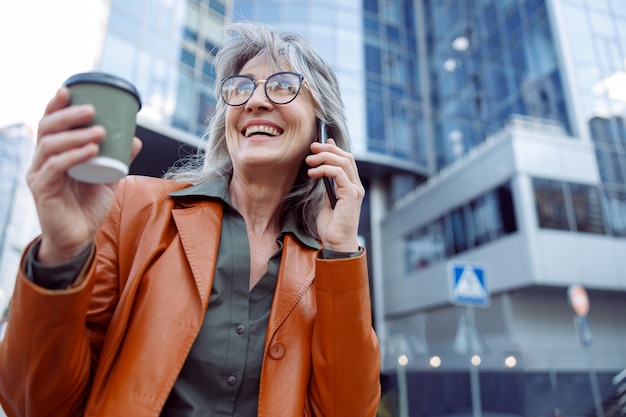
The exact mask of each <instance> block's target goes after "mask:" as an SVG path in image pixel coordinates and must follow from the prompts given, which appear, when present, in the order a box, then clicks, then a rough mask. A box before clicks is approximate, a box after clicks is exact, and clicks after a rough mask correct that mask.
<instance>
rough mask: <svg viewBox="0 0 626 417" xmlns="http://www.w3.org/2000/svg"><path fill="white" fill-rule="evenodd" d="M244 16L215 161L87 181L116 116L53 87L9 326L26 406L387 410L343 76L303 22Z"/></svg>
mask: <svg viewBox="0 0 626 417" xmlns="http://www.w3.org/2000/svg"><path fill="white" fill-rule="evenodd" d="M229 34H230V36H229V37H228V40H227V42H226V43H225V44H224V45H223V47H222V48H221V50H220V52H219V53H218V55H217V57H216V71H217V74H218V77H219V79H220V80H222V81H220V82H219V83H218V86H217V87H218V88H217V94H218V96H219V97H221V101H220V102H219V103H218V105H217V108H216V114H215V116H214V117H213V119H212V121H211V123H210V126H209V130H208V135H209V142H208V148H207V151H206V153H205V157H204V163H201V164H193V163H192V164H191V165H187V166H185V167H183V168H180V169H177V170H176V171H173V172H171V173H169V174H168V175H167V179H151V178H143V177H132V176H131V177H128V178H126V179H124V180H122V181H121V182H120V183H119V184H110V185H92V184H83V183H78V182H75V181H74V180H72V179H71V178H69V177H68V176H67V175H66V173H67V171H68V169H69V168H70V167H72V166H73V165H75V164H78V163H81V162H84V161H86V160H87V159H89V158H91V157H93V156H94V155H95V154H96V153H97V142H98V141H99V140H101V139H102V138H103V135H104V130H103V129H102V128H101V127H99V126H94V127H89V128H80V129H77V128H76V127H77V126H81V125H84V124H85V123H87V122H88V121H90V120H91V119H92V118H93V108H91V107H90V106H68V104H69V91H68V90H67V89H65V88H62V89H60V90H59V92H58V93H57V94H56V96H55V97H54V98H53V99H52V100H51V101H50V103H49V105H48V106H47V108H46V112H45V115H44V117H43V118H42V120H41V122H40V124H39V130H38V147H37V152H36V155H35V158H34V160H33V164H32V167H31V168H30V171H29V173H28V183H29V185H30V187H31V190H32V192H33V195H34V197H35V201H36V204H37V208H38V213H39V219H40V223H41V229H42V234H41V236H40V237H39V238H38V239H36V240H35V241H34V242H33V243H32V244H31V245H30V246H29V247H28V248H27V249H26V251H25V253H24V260H23V263H22V268H21V269H20V273H19V275H18V278H17V283H16V288H15V292H14V295H13V301H12V306H11V313H10V317H11V321H10V324H9V326H8V328H7V331H6V336H5V339H4V341H3V342H2V344H0V398H1V400H2V404H3V406H4V407H5V409H6V410H7V412H8V415H9V416H10V417H13V416H48V415H50V416H80V415H86V416H121V415H129V416H257V415H258V416H266V417H275V416H341V417H345V416H374V415H375V414H376V409H377V405H378V400H379V395H380V385H379V380H378V377H379V347H378V342H377V339H376V336H375V334H374V332H373V330H372V326H371V319H370V303H369V289H368V279H367V269H366V261H365V253H364V249H362V248H360V247H359V245H358V240H357V228H358V218H359V212H360V207H361V203H362V199H363V196H364V190H363V186H362V185H361V183H360V180H359V176H358V172H357V168H356V164H355V161H354V158H353V157H352V156H351V154H350V153H349V152H348V132H347V129H346V125H345V121H344V116H343V112H342V111H343V110H342V101H341V97H340V94H339V89H338V85H337V82H336V79H335V77H334V75H333V73H332V71H331V70H330V69H329V68H328V66H327V65H326V64H325V63H324V62H323V61H322V60H321V59H320V57H319V56H318V55H317V54H316V53H315V52H314V51H313V49H312V48H311V47H310V45H309V44H308V43H307V42H306V41H305V40H303V39H302V38H301V37H299V36H297V35H294V34H282V35H281V34H276V33H274V32H271V31H269V30H268V29H266V28H264V27H262V26H260V25H256V24H252V23H240V24H235V25H233V26H232V27H231V28H230V31H229ZM320 120H322V121H324V122H325V123H327V124H328V125H329V126H331V127H332V128H331V133H332V134H333V135H332V136H333V137H334V139H330V140H329V141H328V143H326V144H322V143H318V142H317V137H318V129H317V127H318V125H319V121H320ZM140 147H141V144H140V142H139V140H138V139H136V138H135V144H134V154H135V155H136V153H137V152H139V149H140ZM322 177H329V178H332V179H333V180H334V181H335V183H336V195H337V202H336V206H335V207H334V208H333V207H331V204H330V201H329V200H328V198H327V197H325V194H324V188H323V185H322V181H321V180H320V179H321V178H322Z"/></svg>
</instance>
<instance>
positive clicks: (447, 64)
mask: <svg viewBox="0 0 626 417" xmlns="http://www.w3.org/2000/svg"><path fill="white" fill-rule="evenodd" d="M457 66H458V63H457V62H456V59H453V58H448V59H446V60H445V61H444V63H443V69H445V70H446V71H448V72H452V71H454V70H455V69H456V68H457Z"/></svg>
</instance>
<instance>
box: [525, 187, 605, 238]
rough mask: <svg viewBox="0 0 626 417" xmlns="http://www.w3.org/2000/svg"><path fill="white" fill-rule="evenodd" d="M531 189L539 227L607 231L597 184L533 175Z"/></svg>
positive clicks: (593, 231) (579, 230) (591, 231)
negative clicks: (577, 182) (534, 176)
mask: <svg viewBox="0 0 626 417" xmlns="http://www.w3.org/2000/svg"><path fill="white" fill-rule="evenodd" d="M533 189H534V194H535V206H536V208H537V217H538V219H539V227H541V228H544V229H557V230H572V231H578V232H585V233H600V234H604V233H606V231H605V227H604V211H603V207H602V200H601V198H600V190H599V189H598V187H596V186H593V185H586V184H575V183H567V182H561V181H555V180H548V179H544V178H533ZM568 213H569V214H568Z"/></svg>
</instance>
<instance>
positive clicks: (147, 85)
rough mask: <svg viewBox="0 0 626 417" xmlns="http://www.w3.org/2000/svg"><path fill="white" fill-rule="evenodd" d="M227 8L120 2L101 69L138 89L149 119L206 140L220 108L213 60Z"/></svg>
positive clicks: (212, 2) (168, 1) (195, 1)
mask: <svg viewBox="0 0 626 417" xmlns="http://www.w3.org/2000/svg"><path fill="white" fill-rule="evenodd" d="M144 3H145V4H144ZM227 6H228V3H227V1H226V0H187V1H184V2H178V1H173V0H159V1H156V2H148V1H147V0H144V2H142V0H132V1H126V0H114V1H112V2H111V6H110V10H109V20H108V28H107V34H106V38H105V41H104V46H103V50H102V55H101V60H100V69H101V70H102V71H105V72H106V71H110V72H114V73H115V74H117V75H120V76H122V77H125V78H127V79H128V80H130V81H132V82H133V83H134V84H135V85H136V87H137V89H138V90H139V92H140V94H141V98H142V101H143V107H142V110H141V112H142V114H143V115H146V116H147V117H149V118H151V119H153V120H155V121H157V122H159V123H162V124H165V125H169V126H173V127H175V128H178V129H180V130H183V131H185V132H188V133H191V134H193V135H200V134H201V133H202V132H203V131H204V128H205V126H206V121H207V118H208V117H209V116H210V115H211V114H212V113H213V111H214V109H215V103H216V99H215V96H214V94H213V85H214V82H215V75H214V70H213V66H212V57H213V56H214V54H215V47H216V45H217V44H219V41H220V37H221V28H222V27H223V26H224V23H225V21H226V19H227Z"/></svg>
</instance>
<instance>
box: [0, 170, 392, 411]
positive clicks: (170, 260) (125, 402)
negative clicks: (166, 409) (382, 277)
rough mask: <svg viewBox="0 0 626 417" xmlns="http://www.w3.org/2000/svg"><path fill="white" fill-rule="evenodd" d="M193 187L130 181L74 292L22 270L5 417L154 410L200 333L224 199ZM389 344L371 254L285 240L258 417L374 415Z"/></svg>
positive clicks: (2, 394) (7, 358) (5, 383)
mask: <svg viewBox="0 0 626 417" xmlns="http://www.w3.org/2000/svg"><path fill="white" fill-rule="evenodd" d="M185 186H186V185H185V184H181V183H177V182H173V181H164V180H158V179H151V178H141V177H128V178H127V180H125V181H123V182H122V183H121V184H120V187H119V189H118V193H117V199H116V202H115V204H114V206H113V209H112V210H111V214H110V217H109V219H108V221H107V222H105V224H104V225H103V227H102V229H101V231H100V232H99V234H98V236H97V239H96V245H95V248H96V249H95V256H94V258H93V261H91V262H89V263H88V264H87V265H86V266H85V270H84V271H83V275H84V279H83V280H82V282H81V283H80V284H79V285H77V286H75V287H74V288H69V289H66V290H46V289H43V288H41V287H38V286H36V285H35V284H33V283H32V282H31V281H29V280H28V279H27V278H26V277H25V276H24V274H23V272H22V270H23V268H20V272H19V274H18V277H17V282H16V287H15V291H14V294H13V300H12V305H11V310H10V316H9V325H8V327H7V331H6V334H5V338H4V340H3V342H1V343H0V400H1V402H2V405H3V406H4V408H5V410H6V412H7V414H8V416H9V417H18V416H19V417H25V416H36V417H41V416H57V417H58V416H82V415H85V416H107V417H110V416H133V417H142V416H154V417H156V416H158V415H159V413H160V411H161V408H162V407H163V404H164V403H165V400H166V399H167V397H168V394H169V392H170V390H171V388H172V386H173V384H174V381H175V379H176V377H177V375H178V373H179V371H180V369H181V367H182V365H183V362H184V361H185V358H186V357H187V353H188V351H189V349H190V347H191V344H192V342H193V341H194V339H195V337H196V335H197V334H198V332H199V330H200V325H201V323H202V321H203V318H204V313H205V311H206V309H207V303H208V300H209V295H210V292H211V285H212V281H213V271H214V270H215V263H216V256H217V250H218V243H219V234H220V227H221V221H222V214H221V213H222V211H221V205H220V204H219V203H215V202H211V201H201V200H198V199H195V200H192V199H190V200H188V201H187V200H183V201H180V200H175V199H172V198H168V197H167V195H168V194H169V193H171V192H173V191H176V190H178V189H181V188H183V187H185ZM379 368H380V353H379V346H378V341H377V338H376V335H375V334H374V331H373V329H372V323H371V311H370V294H369V289H368V280H367V267H366V260H365V255H364V254H363V255H361V256H359V257H356V258H349V259H339V260H336V259H335V260H326V259H320V258H319V257H318V254H317V251H315V250H312V249H310V248H307V247H303V246H301V245H300V244H298V242H297V240H296V239H294V238H292V237H290V236H289V235H288V236H286V237H285V242H284V249H283V257H282V261H281V268H280V272H279V275H278V281H277V286H276V294H275V297H274V302H273V305H272V308H271V312H270V318H269V323H268V328H267V334H266V340H265V354H264V359H263V367H262V374H261V383H260V394H259V406H258V416H259V417H276V416H294V417H295V416H299V417H301V416H318V417H321V416H324V417H331V416H337V417H349V416H375V415H376V410H377V406H378V402H379V397H380V383H379Z"/></svg>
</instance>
